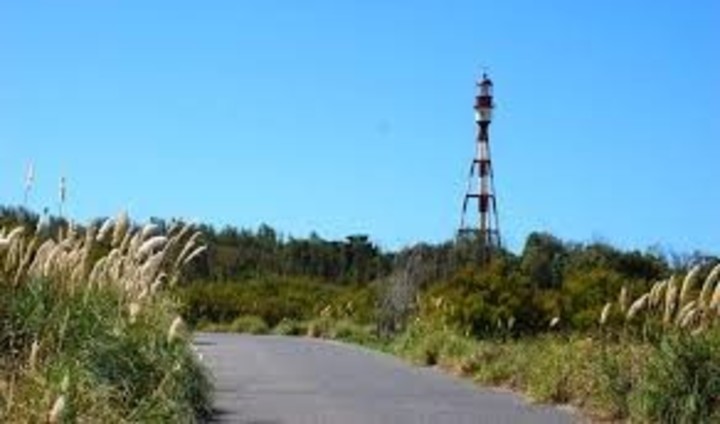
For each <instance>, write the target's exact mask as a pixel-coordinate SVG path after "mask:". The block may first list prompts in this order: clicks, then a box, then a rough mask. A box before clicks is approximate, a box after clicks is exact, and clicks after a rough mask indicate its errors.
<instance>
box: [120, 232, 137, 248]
mask: <svg viewBox="0 0 720 424" xmlns="http://www.w3.org/2000/svg"><path fill="white" fill-rule="evenodd" d="M134 232H135V230H134V229H132V228H130V229H128V230H127V231H126V232H125V236H124V237H123V239H122V241H121V242H120V246H119V247H118V249H120V252H121V253H123V254H124V253H126V252H127V251H128V249H130V243H132V241H133V238H134Z"/></svg>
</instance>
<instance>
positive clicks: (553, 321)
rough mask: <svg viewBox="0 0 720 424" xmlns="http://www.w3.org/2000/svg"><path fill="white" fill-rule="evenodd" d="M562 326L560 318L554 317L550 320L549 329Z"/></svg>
mask: <svg viewBox="0 0 720 424" xmlns="http://www.w3.org/2000/svg"><path fill="white" fill-rule="evenodd" d="M558 324H560V317H554V318H553V319H551V320H550V324H549V325H548V327H549V328H555V327H557V326H558Z"/></svg>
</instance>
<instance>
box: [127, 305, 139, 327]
mask: <svg viewBox="0 0 720 424" xmlns="http://www.w3.org/2000/svg"><path fill="white" fill-rule="evenodd" d="M139 313H140V304H139V303H137V302H130V304H129V305H128V315H129V317H130V323H134V322H135V321H136V320H137V316H138V314H139Z"/></svg>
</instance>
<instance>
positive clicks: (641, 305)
mask: <svg viewBox="0 0 720 424" xmlns="http://www.w3.org/2000/svg"><path fill="white" fill-rule="evenodd" d="M649 297H650V294H649V293H645V294H643V295H642V296H640V297H639V298H637V299H636V300H635V301H634V302H633V303H632V305H630V309H628V311H627V315H626V316H625V319H626V320H627V321H632V319H633V318H635V316H637V314H639V313H640V312H642V310H643V309H645V307H646V306H647V303H648V298H649Z"/></svg>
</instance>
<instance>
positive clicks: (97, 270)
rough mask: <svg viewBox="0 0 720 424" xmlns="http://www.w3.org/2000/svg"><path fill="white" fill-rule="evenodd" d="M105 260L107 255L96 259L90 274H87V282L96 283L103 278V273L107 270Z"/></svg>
mask: <svg viewBox="0 0 720 424" xmlns="http://www.w3.org/2000/svg"><path fill="white" fill-rule="evenodd" d="M107 261H108V257H107V256H104V257H102V258H100V259H98V261H97V262H95V265H94V266H93V268H92V271H90V275H89V276H88V282H89V283H90V284H98V283H100V282H101V280H103V279H104V278H105V274H106V272H107Z"/></svg>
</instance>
